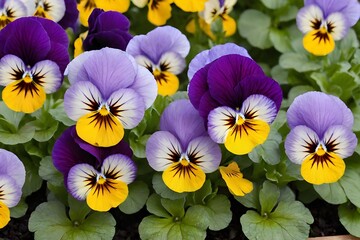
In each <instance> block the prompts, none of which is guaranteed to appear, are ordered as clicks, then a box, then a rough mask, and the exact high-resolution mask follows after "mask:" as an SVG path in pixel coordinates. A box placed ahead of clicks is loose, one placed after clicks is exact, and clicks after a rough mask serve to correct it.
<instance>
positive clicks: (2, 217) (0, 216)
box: [0, 201, 10, 229]
mask: <svg viewBox="0 0 360 240" xmlns="http://www.w3.org/2000/svg"><path fill="white" fill-rule="evenodd" d="M9 222H10V210H9V208H8V207H7V206H6V205H5V204H4V203H2V202H1V201H0V229H1V228H3V227H5V226H6V225H7V224H8V223H9Z"/></svg>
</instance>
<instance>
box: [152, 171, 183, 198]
mask: <svg viewBox="0 0 360 240" xmlns="http://www.w3.org/2000/svg"><path fill="white" fill-rule="evenodd" d="M152 184H153V188H154V190H155V192H156V193H157V194H159V195H160V196H161V197H163V198H169V199H172V200H174V199H180V198H184V197H186V195H187V193H177V192H174V191H173V190H171V189H170V188H168V187H167V186H166V185H165V183H164V181H163V180H162V176H161V174H154V176H153V179H152Z"/></svg>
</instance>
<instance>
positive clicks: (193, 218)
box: [182, 205, 211, 230]
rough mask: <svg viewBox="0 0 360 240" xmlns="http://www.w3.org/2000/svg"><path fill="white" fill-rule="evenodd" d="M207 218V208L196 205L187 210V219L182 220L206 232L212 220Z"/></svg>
mask: <svg viewBox="0 0 360 240" xmlns="http://www.w3.org/2000/svg"><path fill="white" fill-rule="evenodd" d="M199 206H200V207H199ZM207 216H208V212H207V210H206V208H204V207H202V206H201V205H195V206H191V207H189V208H188V209H187V210H186V213H185V217H184V218H183V219H182V222H184V223H186V224H188V225H192V226H195V227H196V228H198V229H203V230H206V229H207V228H208V227H209V225H210V223H209V221H210V220H211V219H209V218H208V217H207Z"/></svg>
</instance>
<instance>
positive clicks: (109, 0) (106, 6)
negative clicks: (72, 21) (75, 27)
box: [77, 0, 130, 27]
mask: <svg viewBox="0 0 360 240" xmlns="http://www.w3.org/2000/svg"><path fill="white" fill-rule="evenodd" d="M129 6H130V0H80V2H79V3H78V5H77V8H78V10H79V19H80V23H81V24H82V25H83V26H85V27H87V26H88V19H89V16H90V14H91V13H92V11H93V10H94V9H95V8H100V9H103V10H104V11H116V12H120V13H124V12H126V11H127V10H128V9H129Z"/></svg>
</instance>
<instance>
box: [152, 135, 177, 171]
mask: <svg viewBox="0 0 360 240" xmlns="http://www.w3.org/2000/svg"><path fill="white" fill-rule="evenodd" d="M181 154H182V150H181V146H180V143H179V141H178V140H177V139H176V137H175V136H174V135H172V134H171V133H169V132H167V131H158V132H155V133H154V134H152V135H151V136H150V138H149V139H148V141H147V143H146V158H147V160H148V162H149V165H150V166H151V167H152V168H153V169H154V170H156V171H164V170H165V169H166V168H168V167H169V166H170V165H171V164H172V163H174V162H176V161H179V160H180V157H181Z"/></svg>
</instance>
